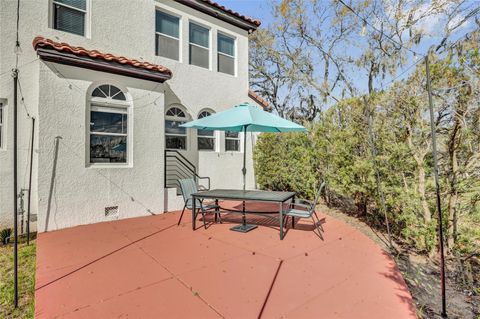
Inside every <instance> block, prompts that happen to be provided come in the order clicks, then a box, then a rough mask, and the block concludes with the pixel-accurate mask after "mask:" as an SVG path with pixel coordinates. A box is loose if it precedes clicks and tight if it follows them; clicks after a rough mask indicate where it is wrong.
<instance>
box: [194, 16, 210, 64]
mask: <svg viewBox="0 0 480 319" xmlns="http://www.w3.org/2000/svg"><path fill="white" fill-rule="evenodd" d="M189 35H190V37H189V51H190V54H189V56H190V64H192V65H196V66H199V67H202V68H206V69H208V68H210V39H209V38H210V30H208V29H207V28H205V27H202V26H199V25H198V24H195V23H192V22H190V30H189Z"/></svg>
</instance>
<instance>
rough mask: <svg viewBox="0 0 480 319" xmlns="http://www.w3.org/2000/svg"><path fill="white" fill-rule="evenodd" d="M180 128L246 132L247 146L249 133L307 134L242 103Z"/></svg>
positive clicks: (301, 129)
mask: <svg viewBox="0 0 480 319" xmlns="http://www.w3.org/2000/svg"><path fill="white" fill-rule="evenodd" d="M180 127H187V128H196V129H198V130H210V131H229V132H244V133H245V134H244V135H243V145H246V139H247V138H246V135H247V134H246V133H247V132H305V131H306V129H305V128H304V127H303V126H301V125H298V124H296V123H293V122H291V121H288V120H286V119H284V118H281V117H279V116H277V115H274V114H271V113H269V112H265V111H264V110H262V109H260V108H259V107H257V106H255V105H252V104H249V103H242V104H239V105H237V106H235V107H232V108H230V109H228V110H225V111H223V112H220V113H215V114H212V115H210V116H207V117H203V118H201V119H198V120H195V121H191V122H188V123H185V124H182V125H180ZM245 166H246V152H243V169H242V173H243V189H245V177H246V174H247V169H246V167H245Z"/></svg>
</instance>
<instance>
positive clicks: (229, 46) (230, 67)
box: [217, 33, 235, 75]
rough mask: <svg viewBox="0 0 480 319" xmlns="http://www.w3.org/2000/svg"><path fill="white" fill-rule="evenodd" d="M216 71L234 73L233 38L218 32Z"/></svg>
mask: <svg viewBox="0 0 480 319" xmlns="http://www.w3.org/2000/svg"><path fill="white" fill-rule="evenodd" d="M217 42H218V54H217V62H218V70H217V71H218V72H222V73H227V74H231V75H235V39H233V38H230V37H227V36H225V35H223V34H220V33H219V34H218V38H217Z"/></svg>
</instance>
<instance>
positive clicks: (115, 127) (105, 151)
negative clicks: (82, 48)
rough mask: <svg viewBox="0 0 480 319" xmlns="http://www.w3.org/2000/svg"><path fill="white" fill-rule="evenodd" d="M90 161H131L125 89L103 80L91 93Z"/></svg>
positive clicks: (127, 103)
mask: <svg viewBox="0 0 480 319" xmlns="http://www.w3.org/2000/svg"><path fill="white" fill-rule="evenodd" d="M89 100H90V112H89V118H88V123H89V124H90V127H89V147H88V153H89V163H90V164H100V163H122V164H126V163H128V160H129V159H128V149H129V145H128V134H129V125H128V123H129V106H130V103H129V102H128V101H127V98H126V96H125V93H124V92H123V91H122V90H121V89H119V88H118V87H116V86H113V85H110V84H103V85H100V86H98V87H96V88H95V89H94V90H93V92H92V94H91V96H90V99H89Z"/></svg>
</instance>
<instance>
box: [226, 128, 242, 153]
mask: <svg viewBox="0 0 480 319" xmlns="http://www.w3.org/2000/svg"><path fill="white" fill-rule="evenodd" d="M227 133H228V132H225V152H232V153H241V152H242V149H243V148H242V143H243V142H242V140H243V139H242V134H244V133H243V132H232V133H237V134H238V136H237V137H227ZM227 140H236V141H238V150H227Z"/></svg>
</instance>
